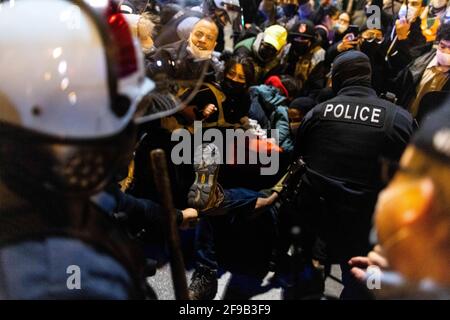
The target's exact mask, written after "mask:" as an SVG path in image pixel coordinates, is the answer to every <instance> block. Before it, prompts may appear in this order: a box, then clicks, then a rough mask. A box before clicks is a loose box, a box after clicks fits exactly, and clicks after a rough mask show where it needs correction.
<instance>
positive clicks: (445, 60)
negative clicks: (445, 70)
mask: <svg viewBox="0 0 450 320" xmlns="http://www.w3.org/2000/svg"><path fill="white" fill-rule="evenodd" d="M436 58H437V62H438V64H439V65H440V66H443V67H450V53H445V52H442V51H441V50H439V49H438V50H437V51H436Z"/></svg>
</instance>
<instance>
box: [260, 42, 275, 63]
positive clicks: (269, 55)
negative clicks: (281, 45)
mask: <svg viewBox="0 0 450 320" xmlns="http://www.w3.org/2000/svg"><path fill="white" fill-rule="evenodd" d="M258 54H259V56H260V57H261V59H262V60H263V61H265V62H267V61H270V60H272V59H273V58H275V57H276V55H277V52H276V50H275V48H272V47H271V46H265V45H261V46H260V47H259V50H258Z"/></svg>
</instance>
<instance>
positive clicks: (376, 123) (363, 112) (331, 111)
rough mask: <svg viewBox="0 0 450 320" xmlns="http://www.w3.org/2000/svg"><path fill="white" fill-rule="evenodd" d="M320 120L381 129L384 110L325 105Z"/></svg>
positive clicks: (353, 104)
mask: <svg viewBox="0 0 450 320" xmlns="http://www.w3.org/2000/svg"><path fill="white" fill-rule="evenodd" d="M320 119H322V120H332V121H342V122H350V123H356V124H362V125H365V126H372V127H379V128H381V127H383V126H384V121H385V119H386V109H385V108H384V107H380V106H371V105H366V104H356V103H327V104H326V106H325V108H324V109H323V111H322V112H321V113H320Z"/></svg>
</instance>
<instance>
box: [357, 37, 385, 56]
mask: <svg viewBox="0 0 450 320" xmlns="http://www.w3.org/2000/svg"><path fill="white" fill-rule="evenodd" d="M360 50H361V52H363V53H365V54H366V55H367V56H368V57H369V58H370V59H372V58H374V56H375V55H376V54H377V53H380V45H379V44H378V42H376V41H365V40H364V41H363V42H362V43H361V46H360Z"/></svg>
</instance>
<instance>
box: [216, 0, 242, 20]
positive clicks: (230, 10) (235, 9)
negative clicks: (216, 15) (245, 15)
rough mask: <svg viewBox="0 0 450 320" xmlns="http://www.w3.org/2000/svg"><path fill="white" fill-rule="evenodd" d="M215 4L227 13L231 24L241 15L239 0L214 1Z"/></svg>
mask: <svg viewBox="0 0 450 320" xmlns="http://www.w3.org/2000/svg"><path fill="white" fill-rule="evenodd" d="M214 4H215V5H216V7H217V8H219V9H221V10H224V11H225V12H226V13H227V15H228V18H229V19H230V22H231V23H233V22H234V20H236V19H237V18H238V17H239V14H240V13H241V4H240V3H239V0H214Z"/></svg>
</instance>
